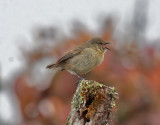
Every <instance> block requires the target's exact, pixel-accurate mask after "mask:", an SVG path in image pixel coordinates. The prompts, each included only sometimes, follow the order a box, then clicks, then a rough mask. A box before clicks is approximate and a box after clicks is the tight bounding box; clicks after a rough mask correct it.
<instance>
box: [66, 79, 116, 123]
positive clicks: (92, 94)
mask: <svg viewBox="0 0 160 125" xmlns="http://www.w3.org/2000/svg"><path fill="white" fill-rule="evenodd" d="M116 99H118V94H117V93H116V92H115V89H114V87H107V86H105V85H103V84H100V83H98V82H95V81H91V80H81V81H79V84H78V87H77V90H76V92H75V94H74V96H73V99H72V109H71V112H70V114H69V116H68V119H67V122H66V125H106V124H109V122H110V121H111V117H110V116H111V113H112V111H113V110H112V109H113V108H114V107H115V100H116Z"/></svg>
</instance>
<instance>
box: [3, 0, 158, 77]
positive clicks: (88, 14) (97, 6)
mask: <svg viewBox="0 0 160 125" xmlns="http://www.w3.org/2000/svg"><path fill="white" fill-rule="evenodd" d="M133 4H134V0H112V1H110V0H94V1H93V0H79V1H78V0H0V39H1V40H0V66H1V70H2V71H1V73H2V78H7V77H8V76H9V75H10V73H11V72H12V71H13V70H15V69H16V68H18V67H21V65H22V63H21V60H20V58H19V56H20V52H19V50H18V45H19V44H20V45H24V44H26V46H27V45H28V47H30V46H31V43H32V42H31V33H30V31H31V29H32V26H35V25H38V24H42V25H61V27H64V28H66V29H67V23H69V21H71V20H72V19H74V18H81V19H83V21H84V22H85V23H86V24H87V25H88V26H91V27H93V28H94V27H95V28H96V21H95V17H96V16H97V15H98V13H100V12H106V13H117V15H118V16H119V17H120V21H123V20H125V19H126V18H128V16H129V15H130V13H131V11H132V10H133ZM159 5H160V1H159V0H152V1H151V2H150V6H149V19H150V20H149V24H151V22H153V23H152V25H150V26H149V29H150V30H149V31H148V32H147V36H148V37H149V38H150V39H154V38H157V37H158V35H159V32H160V15H159V12H160V9H159ZM22 38H25V39H27V42H26V43H23V41H20V39H22Z"/></svg>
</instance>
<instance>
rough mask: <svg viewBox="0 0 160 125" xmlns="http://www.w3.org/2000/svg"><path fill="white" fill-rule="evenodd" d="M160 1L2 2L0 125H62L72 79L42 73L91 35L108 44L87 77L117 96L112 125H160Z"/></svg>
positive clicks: (74, 79) (56, 72)
mask: <svg viewBox="0 0 160 125" xmlns="http://www.w3.org/2000/svg"><path fill="white" fill-rule="evenodd" d="M159 6H160V1H158V0H152V1H151V0H119V1H110V0H95V1H93V0H81V1H75V0H62V1H61V2H60V1H59V0H45V1H44V0H35V1H32V0H27V1H25V0H14V1H11V0H5V1H2V0H1V1H0V22H1V23H0V39H1V40H0V125H64V124H65V121H66V118H67V116H68V113H69V112H70V108H71V105H70V102H71V99H72V96H73V94H74V92H75V90H76V87H77V84H76V82H77V80H78V79H77V77H76V76H74V75H71V74H69V73H68V72H66V71H63V72H60V71H59V70H54V71H51V70H47V69H45V67H46V65H48V64H50V63H52V62H55V61H56V59H58V58H59V57H61V56H62V55H63V54H64V53H65V52H66V51H68V50H70V49H73V48H75V47H76V46H77V45H79V44H82V43H83V42H85V41H87V40H89V39H90V38H93V37H101V38H102V39H104V40H106V41H110V42H111V43H112V44H111V45H110V49H111V51H109V52H107V53H106V54H105V58H104V61H103V63H102V64H101V65H99V66H98V67H96V68H95V69H94V70H93V71H91V72H89V73H88V74H86V75H85V76H84V77H85V78H86V79H90V80H96V81H98V82H101V83H103V84H106V85H108V86H114V87H115V88H116V90H117V92H118V93H119V100H118V101H117V108H116V110H117V113H115V114H114V116H113V121H114V125H160V106H159V105H160V15H159V12H160V8H159Z"/></svg>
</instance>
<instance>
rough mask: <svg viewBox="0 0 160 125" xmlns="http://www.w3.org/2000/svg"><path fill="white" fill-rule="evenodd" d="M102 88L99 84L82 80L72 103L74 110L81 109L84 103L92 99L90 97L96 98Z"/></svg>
mask: <svg viewBox="0 0 160 125" xmlns="http://www.w3.org/2000/svg"><path fill="white" fill-rule="evenodd" d="M102 87H103V84H99V83H98V82H95V81H91V80H81V81H80V82H79V85H78V88H77V90H76V93H75V94H74V96H73V100H72V102H71V104H72V108H76V109H79V108H80V107H81V105H82V104H83V103H84V101H85V100H87V99H89V98H90V95H93V96H95V95H96V94H97V92H98V90H99V88H102Z"/></svg>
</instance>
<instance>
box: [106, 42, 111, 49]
mask: <svg viewBox="0 0 160 125" xmlns="http://www.w3.org/2000/svg"><path fill="white" fill-rule="evenodd" d="M108 44H111V43H110V42H105V43H104V48H105V49H108V50H111V49H110V48H108V47H107V46H106V45H108Z"/></svg>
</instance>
